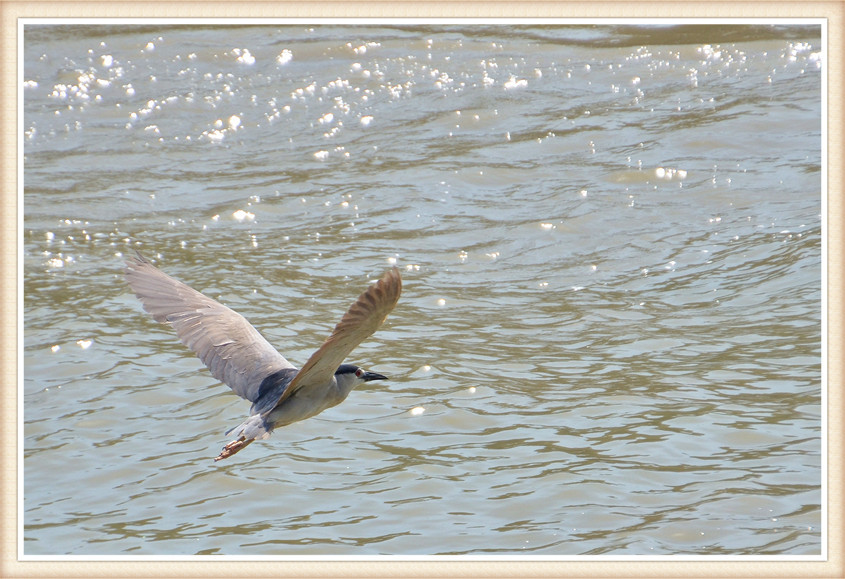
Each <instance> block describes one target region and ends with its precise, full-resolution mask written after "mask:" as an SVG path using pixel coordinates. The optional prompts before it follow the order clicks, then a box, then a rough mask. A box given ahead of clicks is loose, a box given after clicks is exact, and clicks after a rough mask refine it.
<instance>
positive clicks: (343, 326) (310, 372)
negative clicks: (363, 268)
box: [276, 267, 402, 406]
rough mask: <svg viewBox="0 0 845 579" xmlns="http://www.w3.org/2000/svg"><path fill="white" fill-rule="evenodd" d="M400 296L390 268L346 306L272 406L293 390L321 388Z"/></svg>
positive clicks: (399, 279)
mask: <svg viewBox="0 0 845 579" xmlns="http://www.w3.org/2000/svg"><path fill="white" fill-rule="evenodd" d="M401 293H402V276H400V275H399V270H398V269H397V268H396V267H394V268H393V269H391V270H390V271H388V272H387V273H385V274H384V276H383V277H382V278H381V279H380V280H379V281H378V282H376V283H374V284H372V285H371V286H370V287H369V288H367V290H366V291H365V292H364V293H362V294H361V295H360V296H359V297H358V300H357V301H356V302H355V303H354V304H352V306H350V308H349V310H347V312H346V313H345V314H344V315H343V318H341V320H340V322H339V323H338V324H337V326H335V329H334V331H333V332H332V334H331V336H329V337H328V339H327V340H326V341H325V342H323V345H322V346H320V349H319V350H317V351H316V352H314V353H313V354H312V355H311V357H310V358H309V359H308V361H307V362H306V363H305V365H304V366H303V367H302V369H301V370H300V371H299V373H298V374H297V375H296V378H294V379H293V382H291V384H290V386H288V388H287V389H286V390H285V392H284V394H283V395H282V397H281V398H280V399H279V401H278V402H277V403H276V406H278V405H279V404H281V403H282V402H284V401H285V400H286V399H287V398H289V397H290V396H291V395H292V394H293V393H294V392H296V391H297V390H301V389H303V388H308V387H309V386H323V385H325V384H326V383H327V382H328V381H329V380H331V379H332V376H334V373H335V371H336V370H337V368H338V366H340V365H341V364H342V363H343V361H344V360H345V359H346V357H347V356H348V355H349V353H350V352H352V350H354V349H355V347H356V346H358V344H360V343H361V342H363V341H364V340H366V339H367V338H368V337H370V336H371V335H373V333H374V332H375V331H376V330H377V329H379V326H381V324H382V323H383V322H384V319H385V318H386V317H387V314H389V313H390V311H391V310H392V309H393V307H394V306H395V305H396V302H398V301H399V295H400V294H401Z"/></svg>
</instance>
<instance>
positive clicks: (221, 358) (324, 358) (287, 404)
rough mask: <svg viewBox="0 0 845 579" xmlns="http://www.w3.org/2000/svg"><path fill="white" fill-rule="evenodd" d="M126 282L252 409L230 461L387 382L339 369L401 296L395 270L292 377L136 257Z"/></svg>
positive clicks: (226, 453) (264, 347)
mask: <svg viewBox="0 0 845 579" xmlns="http://www.w3.org/2000/svg"><path fill="white" fill-rule="evenodd" d="M124 273H125V275H126V281H127V282H128V283H129V286H130V287H131V288H132V291H134V292H135V295H136V296H137V297H138V298H139V299H140V300H141V304H142V305H143V306H144V309H145V310H146V311H148V312H149V313H150V314H152V316H153V318H154V319H155V320H156V321H157V322H163V323H167V324H170V325H171V326H173V329H175V330H176V335H177V336H178V337H179V339H180V340H181V341H182V343H183V344H185V345H186V346H187V347H188V348H190V349H191V350H193V351H194V352H195V353H196V355H197V356H198V357H199V358H200V360H202V361H203V363H204V364H205V365H206V366H208V369H209V370H211V374H212V375H213V376H214V377H215V378H217V379H218V380H220V381H221V382H224V383H225V384H226V385H228V386H229V388H231V389H232V390H233V391H234V392H235V394H237V395H238V396H240V397H241V398H245V399H247V400H249V401H250V402H252V408H251V409H250V416H249V418H247V419H246V420H245V421H244V422H242V423H241V424H240V425H238V426H236V427H235V428H232V429H231V430H229V431H228V432H226V434H227V435H228V434H230V433H234V437H235V440H233V441H231V442H230V443H228V444H227V445H226V446H224V447H223V450H222V452H221V453H220V455H219V456H217V458H215V459H214V460H215V461H218V460H222V459H224V458H228V457H230V456H232V455H233V454H235V453H236V452H238V451H240V450H242V449H243V448H244V447H246V446H247V445H248V444H250V443H252V441H254V440H257V439H266V438H268V437H269V436H270V433H271V432H273V430H275V429H276V428H279V427H281V426H286V425H288V424H291V423H293V422H298V421H300V420H305V419H306V418H310V417H312V416H315V415H316V414H319V413H320V412H322V411H323V410H325V409H326V408H331V407H332V406H336V405H338V404H340V403H341V402H343V401H344V400H345V399H346V397H347V396H348V395H349V393H350V392H351V391H352V389H353V388H355V387H356V386H358V385H359V384H363V383H364V382H369V381H371V380H386V379H387V377H386V376H382V375H381V374H377V373H375V372H368V371H366V370H364V369H363V368H360V367H358V366H355V365H353V364H347V363H344V360H345V359H346V357H347V356H348V355H349V354H350V352H352V350H354V349H355V347H356V346H358V344H360V343H361V342H363V341H364V340H365V339H367V338H368V337H370V336H371V335H372V334H373V333H374V332H375V331H376V330H377V329H378V328H379V327H380V326H381V325H382V323H383V322H384V320H385V318H386V317H387V314H389V313H390V312H391V310H393V308H394V306H395V305H396V302H397V301H399V295H400V294H401V293H402V277H401V276H400V275H399V270H398V269H397V268H396V267H395V266H394V267H393V268H392V269H390V270H389V271H387V273H385V274H384V276H383V277H382V278H381V279H380V280H378V281H377V282H376V283H374V284H371V285H370V287H368V288H367V290H366V291H364V293H362V294H361V295H360V296H359V297H358V299H357V300H356V301H355V303H353V304H352V305H351V306H350V307H349V310H347V312H346V313H345V314H344V315H343V317H342V318H341V320H340V322H339V323H338V324H337V325H336V326H335V328H334V331H333V332H332V333H331V335H330V336H329V337H328V338H327V339H326V341H325V342H323V345H322V346H320V348H319V349H318V350H317V351H316V352H314V353H313V354H312V355H311V357H310V358H309V359H308V361H307V362H305V365H304V366H303V367H302V368H301V369H300V370H297V369H296V367H295V366H294V365H293V364H291V363H290V362H288V361H287V360H286V359H285V358H284V356H282V355H281V354H280V353H279V352H278V351H277V350H276V349H275V348H274V347H273V346H271V345H270V343H269V342H268V341H267V340H265V339H264V337H263V336H262V335H261V334H259V333H258V330H256V329H255V328H254V327H253V326H252V324H250V323H249V322H248V321H247V320H246V318H244V317H243V316H241V315H240V314H238V313H237V312H235V311H234V310H231V309H229V308H227V307H226V306H224V305H223V304H221V303H219V302H217V301H215V300H213V299H211V298H210V297H208V296H206V295H204V294H202V293H200V292H198V291H196V290H194V289H192V288H190V287H188V286H187V285H185V284H184V283H182V282H180V281H178V280H176V279H173V278H172V277H170V276H169V275H167V274H166V273H164V272H163V271H161V270H160V269H158V268H157V267H155V266H154V265H153V264H152V263H150V262H149V261H148V260H147V259H146V258H145V257H144V256H143V255H141V254H140V252H139V253H138V254H137V257H131V258H129V259H127V261H126V269H125V270H124Z"/></svg>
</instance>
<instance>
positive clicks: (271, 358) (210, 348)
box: [125, 253, 294, 402]
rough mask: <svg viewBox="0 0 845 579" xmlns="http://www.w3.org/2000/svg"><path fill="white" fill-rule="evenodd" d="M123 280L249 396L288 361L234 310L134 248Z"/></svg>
mask: <svg viewBox="0 0 845 579" xmlns="http://www.w3.org/2000/svg"><path fill="white" fill-rule="evenodd" d="M125 274H126V281H127V282H128V283H129V286H130V287H131V288H132V291H134V292H135V295H136V296H138V298H139V299H140V300H141V303H142V304H143V306H144V309H145V310H147V311H148V312H149V313H150V314H152V316H153V318H154V319H155V320H156V321H157V322H163V323H168V324H170V325H171V326H173V329H174V330H176V335H177V336H179V339H180V340H181V341H182V343H183V344H185V345H186V346H187V347H188V348H190V349H191V350H193V351H194V352H195V353H196V354H197V356H198V357H199V358H200V360H202V361H203V363H204V364H205V365H206V366H208V369H209V370H211V374H212V375H213V376H214V377H215V378H217V379H218V380H220V381H222V382H225V383H226V384H227V385H228V386H229V387H230V388H231V389H232V390H233V391H234V392H235V393H236V394H238V395H239V396H241V397H243V398H246V399H247V400H249V401H250V402H255V400H256V398H257V397H258V389H259V386H260V385H261V381H262V380H263V379H264V378H265V377H267V376H268V375H270V374H273V373H274V372H278V371H279V370H282V369H285V368H293V367H294V366H293V365H292V364H291V363H290V362H288V361H287V360H286V359H285V358H284V356H282V355H281V354H280V353H279V352H278V351H276V349H275V348H274V347H273V346H271V345H270V343H269V342H267V340H265V339H264V337H263V336H262V335H261V334H259V333H258V330H256V329H255V328H254V327H252V325H251V324H250V323H249V322H248V321H247V320H246V318H244V317H243V316H241V315H240V314H238V313H237V312H235V311H233V310H231V309H229V308H227V307H226V306H224V305H223V304H221V303H219V302H217V301H215V300H213V299H211V298H209V297H208V296H205V295H203V294H201V293H200V292H198V291H196V290H194V289H192V288H190V287H188V286H187V285H185V284H183V283H182V282H180V281H177V280H175V279H173V278H172V277H170V276H169V275H167V274H166V273H164V272H162V271H161V270H159V269H158V268H156V267H155V266H154V265H153V264H151V263H150V262H149V261H147V260H146V259H145V258H144V257H143V256H142V255H141V254H140V253H139V254H138V256H137V257H135V258H130V259H128V260H127V262H126V269H125Z"/></svg>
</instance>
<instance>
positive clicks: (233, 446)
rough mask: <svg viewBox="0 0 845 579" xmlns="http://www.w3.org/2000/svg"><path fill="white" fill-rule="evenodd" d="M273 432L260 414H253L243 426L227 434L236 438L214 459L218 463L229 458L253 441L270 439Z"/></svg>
mask: <svg viewBox="0 0 845 579" xmlns="http://www.w3.org/2000/svg"><path fill="white" fill-rule="evenodd" d="M272 431H273V429H272V427H271V426H270V425H269V424H267V423H266V422H264V419H263V418H261V415H260V414H253V415H252V416H250V417H249V418H247V419H246V420H245V421H243V422H242V423H241V424H239V425H238V426H236V427H234V428H231V429H229V430H228V431H227V432H226V436H228V435H229V434H231V433H234V434H235V437H236V438H235V440H233V441H232V442H230V443H229V444H227V445H226V446H224V447H223V450H222V451H221V452H220V454H219V455H218V456H217V458H215V459H214V461H215V462H217V461H218V460H223V459H224V458H229V457H230V456H232V455H233V454H235V453H236V452H238V451H240V450H242V449H243V448H244V447H245V446H247V445H248V444H250V443H251V442H252V441H253V440H259V439H265V438H269V437H270V433H271V432H272Z"/></svg>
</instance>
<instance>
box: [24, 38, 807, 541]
mask: <svg viewBox="0 0 845 579" xmlns="http://www.w3.org/2000/svg"><path fill="white" fill-rule="evenodd" d="M820 46H821V38H820V28H819V27H818V26H794V25H793V26H727V25H720V26H669V27H644V26H608V25H603V26H562V25H561V26H482V25H463V26H456V25H450V26H446V25H440V26H375V25H361V26H351V25H345V26H329V25H290V26H272V25H265V26H217V27H209V26H157V25H150V26H135V27H133V26H27V29H26V35H25V61H24V79H23V80H24V82H25V88H24V97H25V101H24V135H23V139H24V152H25V161H24V163H25V165H24V168H25V195H24V203H25V220H24V232H23V252H24V254H23V258H24V295H25V304H24V308H25V310H24V314H25V334H24V338H25V342H24V380H23V406H24V436H25V438H24V460H23V467H24V502H23V507H24V538H23V540H24V552H25V554H26V555H67V554H70V555H246V556H253V555H285V556H289V555H297V556H311V557H314V556H323V555H366V556H373V555H468V554H469V555H490V556H494V555H521V554H524V555H546V556H548V555H605V554H612V555H677V554H682V555H817V554H819V553H820V552H821V545H822V543H821V538H822V531H821V522H822V521H821V513H822V487H821V464H822V454H821V450H822V447H821V437H822V428H821V401H822V388H823V384H822V380H821V353H822V351H821V322H820V320H821V287H822V286H821V250H822V238H823V231H822V218H821V214H822V210H823V208H822V182H821V177H822V173H821V167H822V156H821V94H822V78H821V73H822V66H823V59H822V54H821V48H820ZM136 248H137V249H140V250H141V251H143V252H145V254H146V255H147V256H149V257H150V258H153V259H154V260H155V261H156V263H157V265H159V266H160V267H161V268H162V269H164V270H165V271H166V272H168V273H170V274H171V275H173V276H175V277H177V278H179V279H181V280H183V281H185V282H186V283H188V284H189V285H191V286H193V287H194V288H196V289H198V290H200V291H203V292H205V293H207V294H208V295H210V296H212V297H214V298H215V299H218V300H220V301H222V302H224V303H226V304H227V305H229V306H230V307H233V308H234V309H236V310H237V311H239V312H240V313H242V314H243V315H245V316H246V317H247V318H248V319H250V320H251V321H252V322H253V323H254V325H255V326H256V327H258V328H259V329H260V331H261V332H262V333H264V335H265V336H266V337H267V338H268V340H269V341H270V342H271V343H273V344H275V345H277V346H278V348H279V349H280V351H281V352H282V353H283V354H284V355H285V356H286V357H287V358H288V359H289V360H291V361H292V362H293V363H294V364H297V365H301V364H303V363H304V362H305V360H306V359H307V358H308V356H309V355H310V354H311V352H313V351H314V350H315V349H316V348H317V347H319V345H320V344H321V343H322V340H323V339H324V338H325V337H326V336H327V335H328V333H329V332H330V331H331V328H332V327H333V325H334V324H335V323H336V322H337V321H338V320H339V318H340V316H341V314H342V313H343V312H344V311H345V309H346V307H347V306H348V305H349V304H350V303H351V302H352V300H353V299H354V298H355V296H357V295H358V293H359V292H360V291H362V290H363V289H364V288H365V287H366V285H367V284H368V283H369V282H370V281H371V280H373V279H375V278H377V277H378V276H380V275H381V273H382V272H383V271H384V270H385V269H386V268H388V267H390V266H391V264H393V263H395V264H396V265H398V266H399V267H400V268H401V270H402V272H403V276H404V282H405V291H404V294H403V297H402V299H401V301H400V303H399V306H398V307H397V309H396V310H395V311H394V313H393V314H392V315H391V316H390V318H389V319H388V321H387V323H386V324H385V326H384V327H383V328H382V329H381V330H380V331H379V332H378V333H376V334H375V336H373V338H371V339H370V340H368V341H367V342H365V343H364V344H362V345H361V346H360V347H359V348H358V349H357V350H356V351H355V352H354V354H353V356H352V357H351V360H350V361H353V362H355V363H358V364H360V365H362V366H364V367H366V368H368V369H372V370H375V371H378V372H381V373H383V374H386V375H388V376H389V377H390V381H388V382H374V383H371V384H367V385H365V386H363V387H361V388H360V389H359V390H357V391H355V392H353V393H352V394H351V395H350V397H349V398H348V399H347V401H346V402H345V403H344V404H342V405H340V406H338V407H336V408H334V409H331V410H329V411H326V412H325V413H323V414H321V415H320V416H318V417H316V418H313V419H310V420H308V421H304V422H301V423H298V424H295V425H292V426H289V427H287V428H284V429H280V430H279V431H277V432H275V433H274V435H273V436H272V438H271V439H269V440H267V441H263V442H258V443H256V444H253V445H251V446H250V447H249V448H248V449H246V450H244V451H243V452H242V453H240V454H238V455H236V456H235V457H233V458H231V459H229V460H227V461H223V462H220V463H214V462H213V461H212V458H213V457H214V456H216V455H217V454H218V452H219V450H220V448H221V447H222V446H223V445H224V444H225V443H226V442H227V440H228V439H227V438H226V437H225V436H224V434H223V433H224V432H225V431H226V430H227V429H228V428H231V427H232V426H235V425H237V424H238V423H239V422H240V421H241V420H242V419H243V417H244V416H246V413H247V411H248V408H249V403H247V402H245V401H243V400H240V399H239V398H237V397H236V396H235V395H234V394H232V393H231V392H230V391H229V389H228V388H227V387H225V386H224V385H222V384H220V383H219V382H217V381H216V380H215V379H214V378H213V377H211V375H210V374H209V372H208V371H207V370H206V369H204V367H203V366H202V364H201V363H200V362H199V360H197V359H196V358H195V357H194V356H193V355H192V354H191V353H190V352H189V351H187V350H186V349H184V348H183V347H182V346H181V344H179V343H178V341H177V340H176V338H175V336H174V334H173V332H172V331H171V330H170V329H169V328H167V327H166V326H162V325H158V324H155V323H154V322H153V321H152V320H151V319H149V317H148V316H147V315H146V314H145V313H143V311H142V309H141V307H140V304H139V303H138V302H137V300H136V299H135V298H134V296H133V295H131V293H130V292H129V290H128V288H127V287H126V285H125V283H124V282H123V280H122V273H121V270H122V265H123V258H124V256H126V255H131V254H132V253H133V252H134V250H135V249H136Z"/></svg>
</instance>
